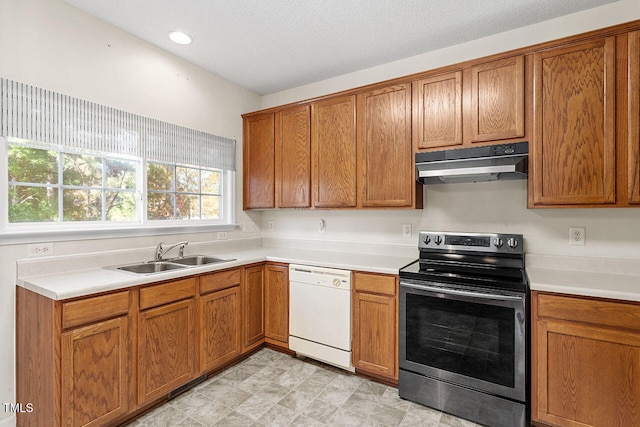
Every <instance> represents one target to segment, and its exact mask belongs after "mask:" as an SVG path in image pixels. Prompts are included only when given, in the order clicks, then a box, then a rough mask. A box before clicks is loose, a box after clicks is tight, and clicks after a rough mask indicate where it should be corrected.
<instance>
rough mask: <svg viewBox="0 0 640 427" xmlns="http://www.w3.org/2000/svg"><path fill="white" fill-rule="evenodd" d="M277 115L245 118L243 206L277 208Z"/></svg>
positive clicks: (259, 115)
mask: <svg viewBox="0 0 640 427" xmlns="http://www.w3.org/2000/svg"><path fill="white" fill-rule="evenodd" d="M274 120H275V118H274V115H273V113H266V114H256V115H253V116H249V117H245V119H244V123H243V139H244V143H243V152H242V153H243V159H242V161H243V170H242V176H243V193H242V194H243V207H244V209H265V208H273V207H275V135H274Z"/></svg>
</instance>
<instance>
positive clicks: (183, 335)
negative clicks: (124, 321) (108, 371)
mask: <svg viewBox="0 0 640 427" xmlns="http://www.w3.org/2000/svg"><path fill="white" fill-rule="evenodd" d="M195 320H196V319H195V301H194V299H193V298H191V299H187V300H184V301H179V302H176V303H172V304H167V305H163V306H160V307H156V308H152V309H149V310H145V311H142V312H140V314H139V316H138V399H139V403H140V404H144V403H147V402H151V401H153V400H154V399H156V398H158V397H161V396H163V395H165V394H167V393H168V392H170V391H172V390H174V389H175V388H178V387H180V386H181V385H183V384H185V383H187V382H188V381H189V380H191V379H192V378H193V377H194V374H195V370H194V365H195V356H196V355H195Z"/></svg>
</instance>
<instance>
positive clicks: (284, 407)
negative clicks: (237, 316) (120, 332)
mask: <svg viewBox="0 0 640 427" xmlns="http://www.w3.org/2000/svg"><path fill="white" fill-rule="evenodd" d="M129 426H130V427H151V426H153V427H164V426H166V427H169V426H171V427H174V426H175V427H177V426H193V427H202V426H216V427H217V426H256V427H260V426H304V427H313V426H420V427H437V426H439V427H475V426H476V424H474V423H472V422H469V421H466V420H462V419H459V418H456V417H453V416H451V415H448V414H443V413H441V412H438V411H436V410H433V409H430V408H426V407H424V406H421V405H418V404H415V403H411V402H408V401H406V400H402V399H400V398H399V397H398V390H397V389H395V388H393V387H388V386H386V385H383V384H380V383H377V382H373V381H369V380H366V379H363V378H360V377H357V376H355V375H353V374H350V373H348V372H345V371H342V370H339V369H336V368H333V367H331V366H328V365H325V364H322V363H319V362H316V361H313V360H310V359H304V360H303V359H298V358H294V357H291V356H288V355H286V354H282V353H279V352H277V351H273V350H270V349H262V350H260V351H259V352H257V353H255V354H253V355H251V356H250V357H248V358H247V359H245V360H243V361H242V362H240V363H238V364H236V365H234V366H232V367H230V368H229V369H227V370H225V371H223V372H221V373H220V374H218V375H216V376H214V377H211V378H209V379H207V381H205V382H203V383H201V384H199V385H198V386H196V387H194V388H193V389H191V390H189V391H187V392H185V393H184V394H182V395H180V396H178V397H176V398H175V399H173V400H171V401H169V402H167V403H166V404H164V405H162V406H160V407H158V408H156V409H154V410H153V411H151V412H149V413H147V414H145V415H143V416H142V417H140V418H138V419H137V420H135V421H133V422H132V423H130V424H129Z"/></svg>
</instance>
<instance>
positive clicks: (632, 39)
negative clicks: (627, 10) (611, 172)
mask: <svg viewBox="0 0 640 427" xmlns="http://www.w3.org/2000/svg"><path fill="white" fill-rule="evenodd" d="M628 47H629V122H628V125H629V175H628V177H629V203H634V204H635V203H640V31H633V32H631V33H629V44H628Z"/></svg>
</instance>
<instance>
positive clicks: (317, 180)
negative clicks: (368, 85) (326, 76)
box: [311, 96, 356, 208]
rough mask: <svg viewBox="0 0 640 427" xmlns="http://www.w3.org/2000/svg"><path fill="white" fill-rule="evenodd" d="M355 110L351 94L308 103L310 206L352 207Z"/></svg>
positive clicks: (354, 161)
mask: <svg viewBox="0 0 640 427" xmlns="http://www.w3.org/2000/svg"><path fill="white" fill-rule="evenodd" d="M355 113H356V103H355V96H344V97H339V98H333V99H330V100H327V101H320V102H316V103H314V104H313V105H312V106H311V123H312V125H311V129H312V132H311V153H312V154H311V158H312V177H313V179H312V182H313V205H314V206H317V207H321V208H350V207H355V206H356V119H355Z"/></svg>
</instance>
